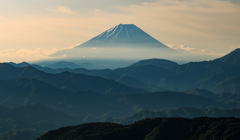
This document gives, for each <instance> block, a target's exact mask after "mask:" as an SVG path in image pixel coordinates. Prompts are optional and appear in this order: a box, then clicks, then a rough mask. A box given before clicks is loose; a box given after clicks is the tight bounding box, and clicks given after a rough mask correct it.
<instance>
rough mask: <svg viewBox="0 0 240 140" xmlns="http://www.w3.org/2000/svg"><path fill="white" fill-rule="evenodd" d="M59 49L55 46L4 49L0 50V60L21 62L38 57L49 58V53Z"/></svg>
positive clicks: (37, 58)
mask: <svg viewBox="0 0 240 140" xmlns="http://www.w3.org/2000/svg"><path fill="white" fill-rule="evenodd" d="M57 51H59V49H57V48H52V49H44V48H36V49H5V50H1V51H0V60H2V61H3V60H4V61H3V62H23V61H35V60H39V59H47V58H48V59H49V57H48V56H49V55H51V54H53V53H56V52H57Z"/></svg>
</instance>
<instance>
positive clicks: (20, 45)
mask: <svg viewBox="0 0 240 140" xmlns="http://www.w3.org/2000/svg"><path fill="white" fill-rule="evenodd" d="M239 15H240V1H239V0H121V1H120V0H7V1H6V0H0V62H9V61H13V62H22V61H34V60H39V59H47V58H49V56H50V55H51V54H54V53H56V52H57V51H61V50H64V49H69V48H72V47H74V46H76V45H79V44H81V43H84V42H86V41H88V40H89V39H91V38H93V37H95V36H97V35H98V34H100V33H102V32H104V31H105V30H107V29H109V28H112V27H114V26H116V25H118V24H120V23H122V24H135V25H136V26H138V27H139V28H141V29H142V30H144V31H145V32H147V33H148V34H150V35H151V36H153V37H154V38H156V39H157V40H159V41H160V42H162V43H164V44H166V45H168V46H169V47H170V48H173V49H176V50H184V51H187V52H190V53H192V54H196V55H197V54H206V55H213V56H216V57H219V56H222V55H225V54H227V53H229V52H231V51H232V50H234V49H236V48H240V39H239V37H240V16H239Z"/></svg>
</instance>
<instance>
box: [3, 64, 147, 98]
mask: <svg viewBox="0 0 240 140" xmlns="http://www.w3.org/2000/svg"><path fill="white" fill-rule="evenodd" d="M18 78H30V79H37V80H41V81H44V82H46V83H48V84H51V85H53V86H55V87H57V88H61V89H68V90H91V91H94V92H98V93H101V94H126V93H129V94H130V93H143V92H145V91H143V90H139V89H133V88H130V87H127V86H125V85H122V84H119V83H117V82H115V81H113V80H107V79H104V78H100V77H96V76H87V75H84V74H73V73H70V72H63V73H59V74H49V73H45V72H42V71H39V70H37V69H35V68H33V67H32V66H27V67H24V68H15V67H13V66H11V65H9V64H0V79H3V80H8V79H18Z"/></svg>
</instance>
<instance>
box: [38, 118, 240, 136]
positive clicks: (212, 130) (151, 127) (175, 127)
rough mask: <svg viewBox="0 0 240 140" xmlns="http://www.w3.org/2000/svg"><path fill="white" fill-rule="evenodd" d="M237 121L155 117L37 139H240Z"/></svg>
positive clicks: (93, 125) (86, 126) (92, 125)
mask: <svg viewBox="0 0 240 140" xmlns="http://www.w3.org/2000/svg"><path fill="white" fill-rule="evenodd" d="M239 124H240V119H236V118H204V117H203V118H196V119H184V118H156V119H146V120H142V121H139V122H136V123H134V124H132V125H127V126H124V125H119V124H114V123H90V124H83V125H79V126H72V127H64V128H60V129H58V130H54V131H49V132H48V133H46V134H45V135H43V136H42V137H40V138H39V139H38V140H67V139H78V140H143V139H144V140H190V139H191V140H194V139H212V140H219V139H227V140H237V139H238V138H239V137H240V133H239V131H240V125H239Z"/></svg>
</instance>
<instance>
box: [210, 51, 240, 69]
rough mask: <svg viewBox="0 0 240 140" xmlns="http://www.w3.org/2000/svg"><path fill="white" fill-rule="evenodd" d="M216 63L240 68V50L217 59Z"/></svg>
mask: <svg viewBox="0 0 240 140" xmlns="http://www.w3.org/2000/svg"><path fill="white" fill-rule="evenodd" d="M215 61H220V62H224V63H226V64H228V65H234V66H240V48H237V49H235V50H234V51H232V52H230V53H229V54H227V55H225V56H223V57H221V58H219V59H216V60H215Z"/></svg>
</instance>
